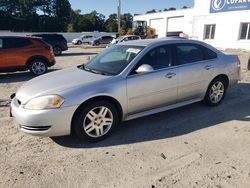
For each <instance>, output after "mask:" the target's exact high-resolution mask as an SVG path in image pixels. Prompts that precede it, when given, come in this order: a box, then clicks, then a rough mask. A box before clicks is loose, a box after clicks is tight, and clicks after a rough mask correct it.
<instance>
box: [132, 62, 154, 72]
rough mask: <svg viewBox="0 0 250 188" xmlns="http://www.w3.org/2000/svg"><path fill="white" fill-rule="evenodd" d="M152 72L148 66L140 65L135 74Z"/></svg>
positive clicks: (151, 68) (152, 69)
mask: <svg viewBox="0 0 250 188" xmlns="http://www.w3.org/2000/svg"><path fill="white" fill-rule="evenodd" d="M152 71H154V68H153V67H152V66H150V65H148V64H143V65H141V66H140V67H139V68H138V69H137V70H136V71H135V72H136V73H137V74H145V73H148V72H152Z"/></svg>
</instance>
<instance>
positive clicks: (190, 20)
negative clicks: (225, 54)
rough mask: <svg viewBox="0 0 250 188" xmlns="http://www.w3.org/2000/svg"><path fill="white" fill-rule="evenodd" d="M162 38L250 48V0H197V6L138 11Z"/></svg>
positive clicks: (140, 18)
mask: <svg viewBox="0 0 250 188" xmlns="http://www.w3.org/2000/svg"><path fill="white" fill-rule="evenodd" d="M134 20H135V21H139V20H141V21H147V24H148V26H150V27H152V28H154V29H155V30H156V34H157V35H158V38H162V37H166V36H178V35H179V34H180V33H183V34H184V35H186V36H187V37H188V38H193V39H198V40H201V41H204V42H206V43H209V44H211V45H213V46H215V47H218V48H241V49H248V50H250V0H195V4H194V8H189V9H181V10H175V11H166V12H158V13H152V14H144V15H138V16H135V17H134Z"/></svg>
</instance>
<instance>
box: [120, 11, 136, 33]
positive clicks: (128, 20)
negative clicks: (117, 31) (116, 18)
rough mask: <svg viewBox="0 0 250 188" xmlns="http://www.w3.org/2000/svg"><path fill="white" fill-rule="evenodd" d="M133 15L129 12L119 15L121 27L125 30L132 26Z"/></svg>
mask: <svg viewBox="0 0 250 188" xmlns="http://www.w3.org/2000/svg"><path fill="white" fill-rule="evenodd" d="M132 25H133V16H132V15H131V14H130V13H125V14H123V15H121V28H122V29H123V30H125V31H126V32H127V31H128V30H129V29H131V28H132Z"/></svg>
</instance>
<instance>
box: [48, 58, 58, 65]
mask: <svg viewBox="0 0 250 188" xmlns="http://www.w3.org/2000/svg"><path fill="white" fill-rule="evenodd" d="M55 64H56V60H55V59H54V60H53V61H51V62H49V63H48V66H49V67H52V66H54V65H55Z"/></svg>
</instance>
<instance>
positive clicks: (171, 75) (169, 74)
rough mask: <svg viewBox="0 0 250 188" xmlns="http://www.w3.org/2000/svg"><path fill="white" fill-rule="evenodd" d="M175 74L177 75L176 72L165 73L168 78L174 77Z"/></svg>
mask: <svg viewBox="0 0 250 188" xmlns="http://www.w3.org/2000/svg"><path fill="white" fill-rule="evenodd" d="M175 76H176V74H175V73H168V74H166V75H165V77H166V78H168V79H171V78H173V77H175Z"/></svg>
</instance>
